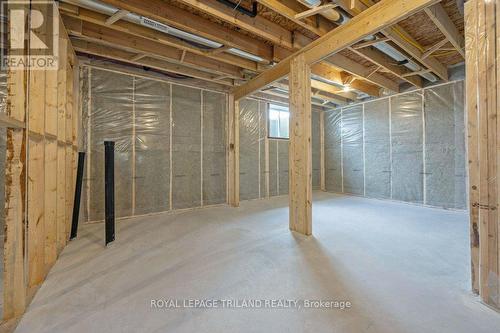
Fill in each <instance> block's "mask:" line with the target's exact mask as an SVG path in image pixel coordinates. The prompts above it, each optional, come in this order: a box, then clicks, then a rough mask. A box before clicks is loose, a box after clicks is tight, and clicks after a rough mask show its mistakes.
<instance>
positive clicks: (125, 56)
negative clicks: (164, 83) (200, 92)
mask: <svg viewBox="0 0 500 333" xmlns="http://www.w3.org/2000/svg"><path fill="white" fill-rule="evenodd" d="M71 43H72V44H73V47H74V48H75V50H76V51H79V52H83V53H87V54H92V55H97V56H102V57H106V58H111V59H116V60H120V61H123V62H127V63H130V64H135V65H140V66H146V67H151V68H155V69H157V70H160V71H166V72H171V73H177V74H182V75H188V76H191V77H194V78H197V79H201V80H206V81H210V82H213V81H214V79H215V78H217V77H219V76H220V75H217V74H211V73H207V72H203V71H200V70H197V69H194V68H191V67H186V66H184V65H181V64H173V63H170V62H166V61H162V60H158V59H152V58H149V57H147V58H141V59H139V60H132V59H131V58H132V57H134V53H131V52H128V51H123V50H118V49H113V48H109V47H106V46H104V45H99V44H94V43H91V42H88V41H83V40H77V39H72V40H71ZM217 83H219V84H223V85H227V86H232V85H233V82H232V81H231V80H229V79H224V80H219V81H217Z"/></svg>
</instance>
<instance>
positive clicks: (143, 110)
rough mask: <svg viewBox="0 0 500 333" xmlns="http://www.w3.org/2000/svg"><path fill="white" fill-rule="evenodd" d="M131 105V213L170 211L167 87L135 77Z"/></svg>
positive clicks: (167, 85)
mask: <svg viewBox="0 0 500 333" xmlns="http://www.w3.org/2000/svg"><path fill="white" fill-rule="evenodd" d="M134 105H135V106H134V110H135V170H136V171H135V193H136V194H135V203H136V208H135V214H137V215H141V214H147V213H156V212H163V211H167V210H169V209H170V205H169V202H170V191H169V189H170V85H169V84H168V83H166V82H158V81H153V80H147V79H143V78H136V79H135V92H134ZM151 170H155V171H156V172H155V174H151Z"/></svg>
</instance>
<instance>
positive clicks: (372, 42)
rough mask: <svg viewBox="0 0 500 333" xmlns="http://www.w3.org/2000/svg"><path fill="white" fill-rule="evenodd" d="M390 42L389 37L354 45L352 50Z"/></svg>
mask: <svg viewBox="0 0 500 333" xmlns="http://www.w3.org/2000/svg"><path fill="white" fill-rule="evenodd" d="M388 40H389V38H387V37H381V38H376V39H374V40H369V41H366V42H361V43H358V44H356V45H354V46H353V47H352V48H353V49H355V50H359V49H362V48H364V47H367V46H373V45H376V44H378V43H382V42H387V41H388Z"/></svg>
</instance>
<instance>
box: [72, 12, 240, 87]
mask: <svg viewBox="0 0 500 333" xmlns="http://www.w3.org/2000/svg"><path fill="white" fill-rule="evenodd" d="M65 22H66V20H65ZM70 34H71V35H75V36H78V37H81V38H83V39H85V40H89V41H92V42H93V43H97V44H102V45H106V46H109V47H113V48H120V49H122V50H125V51H128V52H132V53H146V54H148V56H149V57H152V58H156V59H160V60H164V61H168V62H172V63H180V61H179V59H180V57H181V54H182V52H183V51H181V50H179V49H176V48H173V47H170V46H167V45H164V44H161V43H157V42H153V41H150V40H146V39H143V38H139V37H136V36H134V35H130V34H126V33H120V32H118V31H115V30H113V29H110V28H108V27H101V26H98V25H95V24H93V23H89V22H83V25H82V30H81V32H78V31H73V30H70ZM183 64H184V65H185V66H188V67H191V68H194V69H197V70H203V71H206V72H210V73H216V74H218V75H220V74H227V75H228V76H230V77H232V78H243V76H242V75H241V72H240V71H241V69H240V68H239V67H237V66H233V65H229V64H225V63H221V62H219V61H216V60H213V59H209V58H200V57H196V56H194V55H193V54H190V53H187V54H186V57H185V59H184V61H183Z"/></svg>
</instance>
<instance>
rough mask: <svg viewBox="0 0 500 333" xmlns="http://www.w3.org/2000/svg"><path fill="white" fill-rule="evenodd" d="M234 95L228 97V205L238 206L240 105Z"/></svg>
mask: <svg viewBox="0 0 500 333" xmlns="http://www.w3.org/2000/svg"><path fill="white" fill-rule="evenodd" d="M239 104H240V103H239V101H237V100H235V99H234V95H232V94H229V95H228V125H229V131H228V136H229V139H228V142H229V147H228V150H227V151H228V154H229V156H228V182H227V183H228V191H227V193H228V203H229V205H231V206H233V207H238V206H239V205H240V105H239Z"/></svg>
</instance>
